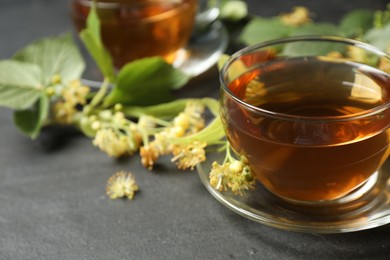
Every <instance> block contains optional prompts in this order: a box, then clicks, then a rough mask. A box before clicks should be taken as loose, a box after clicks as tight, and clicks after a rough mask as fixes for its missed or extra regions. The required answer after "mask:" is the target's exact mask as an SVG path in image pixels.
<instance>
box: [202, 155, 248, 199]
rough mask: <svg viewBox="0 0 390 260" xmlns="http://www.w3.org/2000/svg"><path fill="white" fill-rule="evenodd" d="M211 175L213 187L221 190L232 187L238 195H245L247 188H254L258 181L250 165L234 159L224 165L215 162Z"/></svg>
mask: <svg viewBox="0 0 390 260" xmlns="http://www.w3.org/2000/svg"><path fill="white" fill-rule="evenodd" d="M209 177H210V185H211V186H212V187H214V188H215V189H217V190H219V191H227V190H229V189H230V190H231V191H232V192H233V193H234V194H236V195H243V194H244V191H245V190H253V189H254V187H255V183H256V181H255V179H254V178H253V175H252V173H251V171H250V169H249V166H247V165H245V164H244V163H243V162H242V161H238V160H234V159H232V161H231V162H226V163H224V164H222V165H219V164H218V163H217V162H213V164H212V169H211V172H210V176H209Z"/></svg>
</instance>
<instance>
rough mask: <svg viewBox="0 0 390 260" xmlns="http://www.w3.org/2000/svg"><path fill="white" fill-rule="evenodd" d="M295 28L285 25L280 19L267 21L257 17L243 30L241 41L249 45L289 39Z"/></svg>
mask: <svg viewBox="0 0 390 260" xmlns="http://www.w3.org/2000/svg"><path fill="white" fill-rule="evenodd" d="M292 31H293V27H291V26H289V25H286V24H283V23H282V22H281V21H280V20H279V19H276V18H272V19H265V18H261V17H256V18H254V19H252V20H251V21H250V22H249V23H248V24H247V25H246V26H245V27H244V29H243V32H242V34H241V35H240V37H239V39H240V41H241V42H243V43H244V44H247V45H252V44H256V43H260V42H265V41H269V40H274V39H277V38H283V37H287V36H288V35H289V34H290V33H291V32H292Z"/></svg>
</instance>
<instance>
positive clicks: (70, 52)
mask: <svg viewBox="0 0 390 260" xmlns="http://www.w3.org/2000/svg"><path fill="white" fill-rule="evenodd" d="M13 59H14V60H18V61H21V62H26V63H32V64H36V65H37V66H38V67H40V69H41V71H42V75H41V78H40V79H39V81H40V83H41V84H42V85H43V86H47V85H49V84H50V82H51V79H52V77H53V76H54V75H56V74H58V75H61V79H62V80H63V81H64V82H69V81H71V80H74V79H77V78H80V76H81V74H82V73H83V71H84V68H85V63H84V60H83V59H82V57H81V54H80V52H79V50H78V48H77V46H76V45H75V43H74V42H73V40H72V37H71V36H70V35H65V36H57V37H49V38H43V39H40V40H37V41H35V42H33V43H32V44H30V45H28V46H27V47H25V48H23V49H22V50H20V51H18V52H17V53H16V54H15V55H14V57H13Z"/></svg>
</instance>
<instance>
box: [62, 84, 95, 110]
mask: <svg viewBox="0 0 390 260" xmlns="http://www.w3.org/2000/svg"><path fill="white" fill-rule="evenodd" d="M89 91H90V88H89V87H87V86H84V85H82V83H81V81H80V80H73V81H71V82H70V83H69V84H68V85H67V86H65V87H64V89H63V90H62V92H61V94H62V97H63V99H64V100H65V102H68V103H70V104H72V105H77V104H81V105H84V104H85V103H86V97H87V95H88V93H89Z"/></svg>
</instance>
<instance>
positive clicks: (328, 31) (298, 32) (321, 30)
mask: <svg viewBox="0 0 390 260" xmlns="http://www.w3.org/2000/svg"><path fill="white" fill-rule="evenodd" d="M303 35H332V36H338V35H340V31H339V28H338V27H337V26H336V25H334V24H330V23H310V24H306V25H303V26H301V27H297V28H296V29H295V30H294V31H293V32H292V33H291V36H303Z"/></svg>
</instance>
